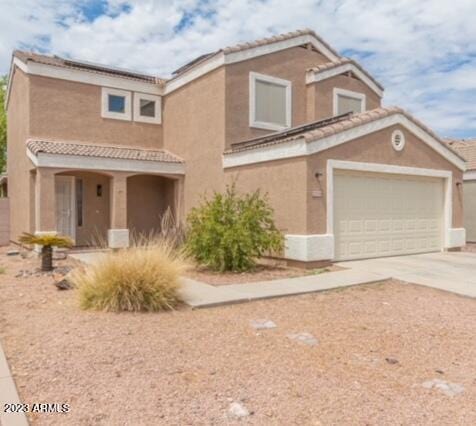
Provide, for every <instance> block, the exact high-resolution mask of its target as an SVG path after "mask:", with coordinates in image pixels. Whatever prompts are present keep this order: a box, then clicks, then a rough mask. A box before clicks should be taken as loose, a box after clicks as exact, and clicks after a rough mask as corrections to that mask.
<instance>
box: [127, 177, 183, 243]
mask: <svg viewBox="0 0 476 426" xmlns="http://www.w3.org/2000/svg"><path fill="white" fill-rule="evenodd" d="M173 188H174V181H173V180H172V179H167V178H165V177H162V176H152V175H136V176H131V177H129V178H128V179H127V225H128V228H129V230H130V231H131V233H133V234H136V235H138V234H143V235H149V234H150V233H155V232H158V231H160V223H161V219H162V217H163V214H164V212H165V210H166V209H167V207H169V206H170V208H171V209H172V211H173V209H174V199H173Z"/></svg>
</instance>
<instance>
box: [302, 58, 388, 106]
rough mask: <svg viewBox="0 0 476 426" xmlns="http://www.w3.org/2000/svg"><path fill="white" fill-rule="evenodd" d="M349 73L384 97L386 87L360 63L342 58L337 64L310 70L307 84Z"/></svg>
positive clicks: (328, 64)
mask: <svg viewBox="0 0 476 426" xmlns="http://www.w3.org/2000/svg"><path fill="white" fill-rule="evenodd" d="M347 72H352V73H353V74H355V75H356V76H357V77H358V78H359V79H360V80H361V81H363V82H364V83H365V84H366V85H367V86H368V87H369V88H370V89H372V90H373V91H374V92H375V93H376V94H377V95H378V96H380V97H383V92H384V87H383V86H382V85H381V84H380V83H379V82H378V81H377V80H376V79H375V78H374V77H372V75H371V74H370V73H369V72H368V71H366V70H365V69H364V68H363V67H362V66H361V65H360V64H359V63H358V62H356V61H354V60H353V59H349V58H342V59H340V60H339V61H336V62H328V63H326V64H323V65H320V66H317V67H313V68H309V69H308V70H307V72H306V84H312V83H317V82H319V81H323V80H327V79H328V78H332V77H335V76H336V75H340V74H344V73H347Z"/></svg>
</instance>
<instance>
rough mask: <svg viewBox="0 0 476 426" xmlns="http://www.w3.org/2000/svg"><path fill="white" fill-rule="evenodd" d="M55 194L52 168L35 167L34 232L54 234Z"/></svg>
mask: <svg viewBox="0 0 476 426" xmlns="http://www.w3.org/2000/svg"><path fill="white" fill-rule="evenodd" d="M55 199H56V194H55V175H54V172H53V170H50V169H45V168H41V167H40V168H37V169H36V177H35V234H37V235H38V234H56V201H55Z"/></svg>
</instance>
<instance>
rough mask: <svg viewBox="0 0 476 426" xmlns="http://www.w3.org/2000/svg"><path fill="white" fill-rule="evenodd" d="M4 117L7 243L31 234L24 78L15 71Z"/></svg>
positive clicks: (31, 188)
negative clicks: (5, 118) (8, 224)
mask: <svg viewBox="0 0 476 426" xmlns="http://www.w3.org/2000/svg"><path fill="white" fill-rule="evenodd" d="M11 84H12V85H13V86H12V87H13V89H14V90H12V92H11V95H10V101H9V106H8V115H7V123H8V128H7V140H8V146H7V173H8V185H9V198H10V217H11V219H10V239H12V240H14V241H15V240H17V238H18V236H19V235H20V234H21V233H22V232H25V231H28V232H32V231H34V214H33V205H32V203H31V201H32V200H33V194H34V180H33V177H32V176H31V175H30V169H31V168H32V163H31V161H30V160H29V159H28V157H27V156H26V149H25V140H26V138H27V136H28V133H29V128H30V120H29V107H30V95H29V82H28V76H26V75H25V74H24V73H23V72H22V71H20V70H18V69H17V70H16V71H15V73H14V76H13V80H12V82H11Z"/></svg>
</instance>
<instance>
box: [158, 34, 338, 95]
mask: <svg viewBox="0 0 476 426" xmlns="http://www.w3.org/2000/svg"><path fill="white" fill-rule="evenodd" d="M306 44H310V45H312V46H313V47H314V48H315V49H316V50H317V51H319V52H320V53H321V54H322V55H324V56H325V57H326V58H327V59H329V61H331V62H337V61H339V60H340V59H341V56H340V55H339V54H338V53H337V52H336V51H335V50H334V49H333V48H332V47H331V46H329V44H327V43H326V42H325V41H324V40H323V39H322V38H321V37H320V36H318V35H317V34H316V33H315V32H314V31H312V30H310V29H304V30H298V31H293V32H290V33H286V34H281V35H277V36H274V37H270V38H263V39H260V40H256V41H253V42H249V43H244V44H237V45H235V46H231V47H225V48H223V49H220V50H217V51H216V52H215V53H210V54H206V55H203V56H202V57H199V58H197V59H196V60H193V61H191V62H190V63H189V64H186V65H184V66H183V67H182V68H179V69H178V70H177V75H175V76H174V77H172V78H171V79H170V80H168V81H167V83H166V85H165V94H168V93H170V92H173V91H174V90H177V89H178V88H180V87H182V86H184V85H186V84H188V83H190V82H191V81H193V80H195V79H197V78H199V77H201V76H203V75H205V74H207V73H209V72H211V71H213V70H215V69H217V68H219V67H221V66H223V65H228V64H233V63H236V62H242V61H246V60H249V59H253V58H256V57H258V56H263V55H268V54H270V53H275V52H279V51H281V50H285V49H289V48H292V47H297V46H302V45H306ZM187 65H189V66H187Z"/></svg>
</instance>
